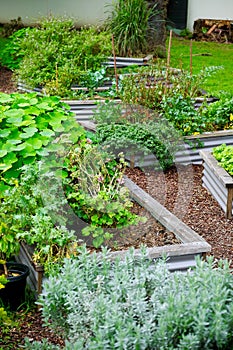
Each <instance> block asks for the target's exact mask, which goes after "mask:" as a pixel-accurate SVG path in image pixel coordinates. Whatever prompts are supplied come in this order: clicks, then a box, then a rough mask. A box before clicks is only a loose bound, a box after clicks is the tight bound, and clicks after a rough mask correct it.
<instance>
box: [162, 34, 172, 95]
mask: <svg viewBox="0 0 233 350" xmlns="http://www.w3.org/2000/svg"><path fill="white" fill-rule="evenodd" d="M171 45H172V30H170V36H169V42H168V53H167V71H166V84H165V91H164V93H166V90H167V85H168V72H169V67H170V59H171Z"/></svg>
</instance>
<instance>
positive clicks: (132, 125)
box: [93, 102, 181, 170]
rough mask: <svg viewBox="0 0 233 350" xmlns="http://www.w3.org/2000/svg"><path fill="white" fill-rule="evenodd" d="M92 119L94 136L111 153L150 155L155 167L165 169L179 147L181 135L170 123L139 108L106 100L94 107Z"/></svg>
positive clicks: (130, 156)
mask: <svg viewBox="0 0 233 350" xmlns="http://www.w3.org/2000/svg"><path fill="white" fill-rule="evenodd" d="M93 119H94V120H95V121H96V122H97V126H96V137H97V139H98V142H99V143H100V144H102V145H107V146H108V147H109V148H110V149H111V150H112V151H113V152H114V153H116V152H118V153H119V152H123V153H124V154H125V157H126V158H128V159H129V158H132V157H134V156H135V155H137V154H138V153H139V154H140V153H141V154H142V158H143V157H144V156H145V155H147V154H153V155H154V156H155V157H156V159H155V166H156V167H157V168H159V169H163V170H166V169H168V168H169V167H171V165H173V163H174V156H175V153H176V152H177V151H178V150H179V149H180V148H181V138H180V134H179V132H178V131H176V130H175V129H174V127H173V126H172V123H169V122H168V121H167V120H166V119H165V118H162V117H161V116H159V115H158V114H156V113H155V112H153V111H149V110H147V109H145V108H143V107H140V106H137V105H134V106H130V105H127V104H121V105H120V104H118V105H117V104H115V103H114V102H107V103H105V104H102V105H100V106H99V107H98V109H97V111H96V112H95V114H94V116H93Z"/></svg>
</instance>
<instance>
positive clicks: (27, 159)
mask: <svg viewBox="0 0 233 350" xmlns="http://www.w3.org/2000/svg"><path fill="white" fill-rule="evenodd" d="M34 161H35V157H26V158H24V159H23V163H24V164H32V163H33V162H34Z"/></svg>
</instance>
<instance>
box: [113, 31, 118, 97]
mask: <svg viewBox="0 0 233 350" xmlns="http://www.w3.org/2000/svg"><path fill="white" fill-rule="evenodd" d="M112 54H113V59H114V73H115V78H116V91H118V76H117V68H116V52H115V45H114V36H113V35H112Z"/></svg>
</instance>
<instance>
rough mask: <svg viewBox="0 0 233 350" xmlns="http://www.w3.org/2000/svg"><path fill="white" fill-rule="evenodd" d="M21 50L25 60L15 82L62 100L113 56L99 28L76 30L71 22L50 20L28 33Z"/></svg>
mask: <svg viewBox="0 0 233 350" xmlns="http://www.w3.org/2000/svg"><path fill="white" fill-rule="evenodd" d="M20 49H21V51H22V52H24V57H23V59H22V61H21V64H20V67H19V68H18V69H17V70H16V71H15V77H16V79H17V80H22V81H24V82H25V83H26V84H28V85H29V86H31V87H36V86H42V87H43V88H44V91H45V92H46V93H47V94H50V95H60V96H62V97H63V96H67V94H69V92H70V88H71V86H72V84H75V83H76V84H79V83H80V81H82V79H83V78H84V76H85V74H87V75H88V74H89V71H95V70H97V69H99V68H101V64H102V62H103V60H104V59H105V58H106V56H108V55H110V54H111V40H110V35H109V34H107V33H106V32H104V31H98V29H97V28H94V27H90V28H82V29H80V30H77V29H76V28H75V27H74V23H73V21H72V19H63V18H56V17H48V18H45V19H42V20H41V22H40V23H39V24H38V26H37V27H35V28H33V29H31V30H30V31H28V32H27V35H26V36H25V38H24V40H22V41H21V42H20Z"/></svg>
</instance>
